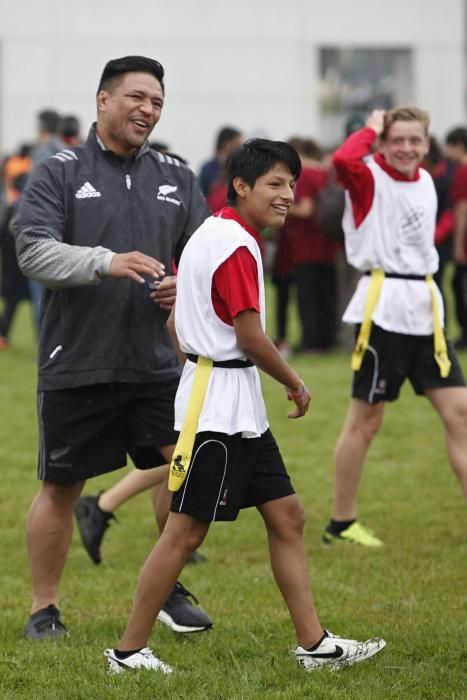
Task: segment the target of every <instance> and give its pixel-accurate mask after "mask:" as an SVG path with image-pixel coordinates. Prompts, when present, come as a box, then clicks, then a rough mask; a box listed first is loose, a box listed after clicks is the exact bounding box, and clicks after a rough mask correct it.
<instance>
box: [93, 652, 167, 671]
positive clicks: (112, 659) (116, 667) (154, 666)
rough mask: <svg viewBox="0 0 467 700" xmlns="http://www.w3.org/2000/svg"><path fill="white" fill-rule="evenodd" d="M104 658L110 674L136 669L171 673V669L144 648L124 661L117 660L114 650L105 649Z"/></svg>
mask: <svg viewBox="0 0 467 700" xmlns="http://www.w3.org/2000/svg"><path fill="white" fill-rule="evenodd" d="M104 656H106V657H107V668H108V670H109V671H110V672H111V673H124V672H125V671H132V670H136V669H138V668H147V669H148V670H150V671H161V673H172V668H171V667H170V666H169V665H168V664H165V663H164V662H163V661H161V660H160V659H158V658H157V657H155V656H154V654H153V653H152V651H151V649H149V648H148V647H144V649H141V650H140V651H137V652H135V653H134V654H132V655H131V656H127V658H126V659H117V657H116V656H115V649H106V650H105V651H104Z"/></svg>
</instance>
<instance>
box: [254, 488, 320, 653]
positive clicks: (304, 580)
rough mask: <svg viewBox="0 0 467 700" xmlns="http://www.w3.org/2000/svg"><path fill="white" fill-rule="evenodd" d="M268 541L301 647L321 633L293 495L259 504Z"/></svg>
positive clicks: (302, 519)
mask: <svg viewBox="0 0 467 700" xmlns="http://www.w3.org/2000/svg"><path fill="white" fill-rule="evenodd" d="M258 510H259V512H260V513H261V515H262V516H263V519H264V522H265V525H266V529H267V533H268V542H269V554H270V557H271V566H272V571H273V574H274V578H275V579H276V582H277V585H278V586H279V589H280V591H281V593H282V596H283V598H284V600H285V603H286V605H287V607H288V609H289V612H290V615H291V617H292V622H293V624H294V627H295V632H296V635H297V641H298V644H299V645H300V646H302V647H303V648H304V649H309V648H310V647H312V646H313V645H314V644H316V643H317V642H318V641H319V639H320V638H321V637H322V635H323V628H322V627H321V624H320V622H319V620H318V616H317V614H316V610H315V606H314V603H313V596H312V593H311V584H310V574H309V566H308V559H307V555H306V552H305V544H304V539H303V528H304V525H305V514H304V511H303V507H302V505H301V503H300V501H299V499H298V497H297V496H296V495H293V496H286V497H284V498H277V499H275V500H273V501H269V502H268V503H264V504H263V505H261V506H259V507H258Z"/></svg>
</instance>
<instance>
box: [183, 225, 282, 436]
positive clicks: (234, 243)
mask: <svg viewBox="0 0 467 700" xmlns="http://www.w3.org/2000/svg"><path fill="white" fill-rule="evenodd" d="M242 246H246V247H247V248H248V250H249V251H250V253H251V254H252V255H253V257H254V258H255V260H256V265H257V268H258V287H259V303H260V315H261V323H262V326H263V328H264V327H265V298H264V281H263V266H262V261H261V253H260V250H259V247H258V244H257V243H256V241H255V240H254V238H253V237H252V236H251V235H250V234H249V233H247V231H245V229H244V228H243V227H242V226H241V225H240V224H239V223H238V222H236V221H234V220H233V219H222V218H219V217H213V216H211V217H209V218H208V219H206V221H205V222H204V223H203V224H202V225H201V226H200V227H199V228H198V230H197V231H195V233H194V234H193V236H191V238H190V239H189V241H188V243H187V244H186V246H185V248H184V250H183V254H182V256H181V260H180V266H179V268H178V276H177V302H176V307H175V327H176V331H177V337H178V342H179V344H180V349H181V350H182V351H183V352H185V353H191V354H194V355H202V356H203V357H210V358H211V359H213V360H217V361H223V360H233V359H241V360H244V359H246V358H245V355H244V354H243V353H242V351H241V350H240V348H239V347H238V345H237V339H236V336H235V330H234V328H233V326H230V325H228V324H227V323H224V321H222V320H221V319H220V318H219V316H218V315H217V314H216V312H215V310H214V307H213V305H212V297H211V289H212V278H213V276H214V273H215V272H216V270H217V269H218V267H219V266H220V265H221V264H222V263H223V262H225V260H227V259H228V258H229V257H230V256H231V255H232V253H234V252H235V250H237V248H240V247H242ZM195 368H196V365H195V363H194V362H190V361H189V360H187V361H186V363H185V366H184V368H183V373H182V377H181V379H180V385H179V388H178V391H177V396H176V399H175V429H176V430H181V427H182V425H183V419H184V416H185V411H186V407H187V403H188V399H189V396H190V392H191V387H192V384H193V377H194V372H195ZM267 428H268V420H267V416H266V408H265V405H264V400H263V396H262V392H261V384H260V379H259V374H258V370H257V369H256V367H246V368H223V367H213V369H212V373H211V377H210V380H209V385H208V390H207V393H206V398H205V401H204V406H203V409H202V411H201V415H200V418H199V422H198V432H202V431H205V430H211V431H215V432H221V433H227V434H228V435H233V434H234V433H242V434H243V437H259V436H260V435H261V434H262V433H264V432H265V431H266V430H267Z"/></svg>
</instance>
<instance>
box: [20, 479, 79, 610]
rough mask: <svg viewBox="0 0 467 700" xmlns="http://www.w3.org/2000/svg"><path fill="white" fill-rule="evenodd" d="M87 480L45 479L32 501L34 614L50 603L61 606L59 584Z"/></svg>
mask: <svg viewBox="0 0 467 700" xmlns="http://www.w3.org/2000/svg"><path fill="white" fill-rule="evenodd" d="M84 483H85V482H84V481H77V482H75V483H72V484H53V483H51V482H49V481H44V482H43V483H42V486H41V489H40V491H39V493H38V494H37V495H36V497H35V498H34V500H33V502H32V504H31V507H30V509H29V513H28V520H27V543H28V555H29V565H30V569H31V577H32V607H31V613H35V612H37V610H40V609H42V608H45V607H47V606H48V605H55V606H56V607H58V586H59V583H60V578H61V575H62V572H63V568H64V566H65V562H66V558H67V554H68V550H69V548H70V542H71V536H72V533H73V508H74V506H75V504H76V501H77V500H78V498H79V495H80V493H81V490H82V488H83V486H84Z"/></svg>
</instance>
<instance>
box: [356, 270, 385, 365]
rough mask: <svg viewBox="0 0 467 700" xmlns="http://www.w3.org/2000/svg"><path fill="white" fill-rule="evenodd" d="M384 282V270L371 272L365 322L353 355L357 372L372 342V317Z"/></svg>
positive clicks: (364, 315)
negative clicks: (369, 343) (369, 342)
mask: <svg viewBox="0 0 467 700" xmlns="http://www.w3.org/2000/svg"><path fill="white" fill-rule="evenodd" d="M383 281H384V270H381V269H379V268H378V269H376V270H372V271H371V280H370V286H369V287H368V296H367V298H366V304H365V311H364V312H363V321H362V325H361V326H360V333H359V334H358V338H357V342H356V344H355V348H354V351H353V353H352V361H351V367H352V369H353V370H354V372H356V371H357V370H359V369H360V367H361V366H362V360H363V356H364V354H365V352H366V350H367V347H368V341H369V340H370V333H371V326H372V320H371V318H372V316H373V311H374V310H375V307H376V303H377V301H378V298H379V294H380V291H381V285H382V284H383Z"/></svg>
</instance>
